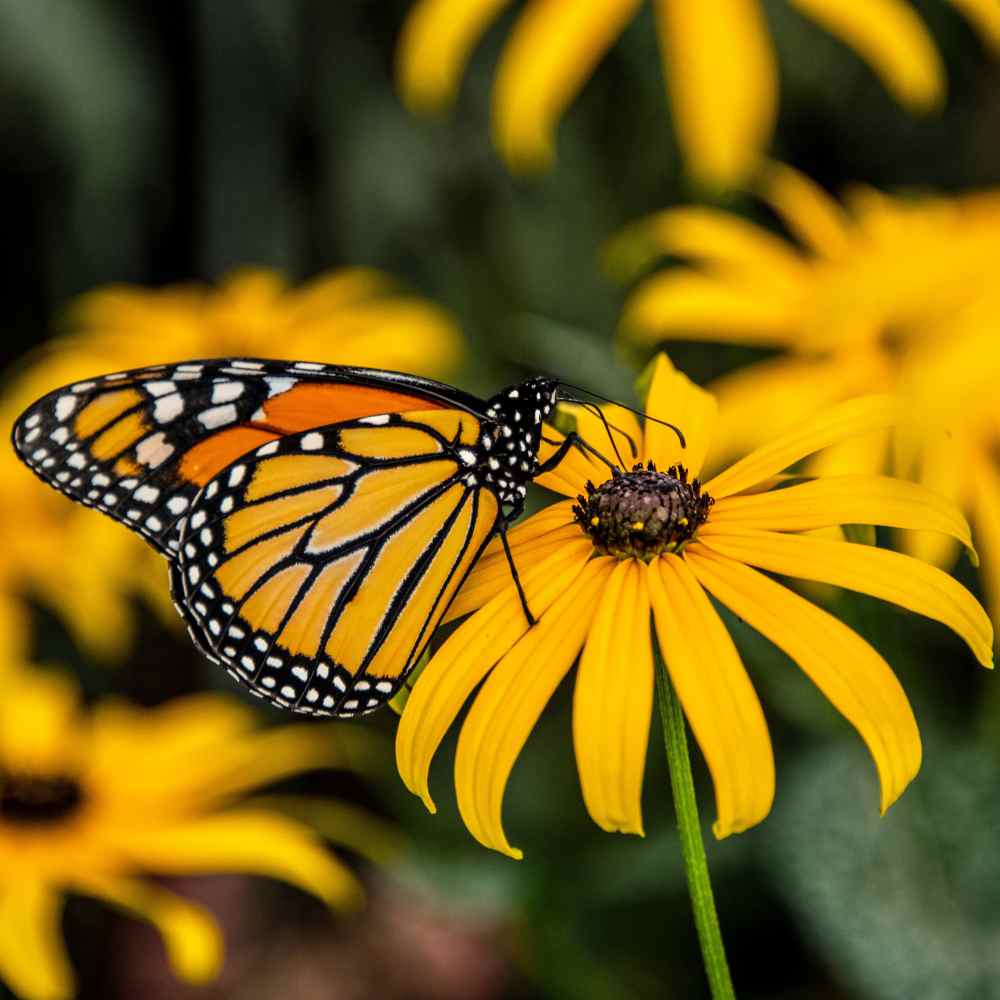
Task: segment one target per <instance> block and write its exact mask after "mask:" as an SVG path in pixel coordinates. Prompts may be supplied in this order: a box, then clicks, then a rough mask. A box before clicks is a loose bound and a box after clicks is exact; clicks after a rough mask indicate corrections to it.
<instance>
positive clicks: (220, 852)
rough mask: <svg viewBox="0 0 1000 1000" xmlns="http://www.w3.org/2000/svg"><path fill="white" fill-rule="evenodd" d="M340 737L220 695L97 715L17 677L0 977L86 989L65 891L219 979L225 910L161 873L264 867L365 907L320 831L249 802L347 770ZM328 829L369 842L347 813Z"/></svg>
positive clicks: (42, 682) (3, 709) (58, 680)
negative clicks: (259, 717)
mask: <svg viewBox="0 0 1000 1000" xmlns="http://www.w3.org/2000/svg"><path fill="white" fill-rule="evenodd" d="M343 738H344V736H343V731H342V730H340V731H336V730H334V729H332V728H331V727H327V726H323V727H316V726H310V727H306V726H301V725H296V726H283V727H279V728H274V729H269V730H261V729H257V728H255V725H254V715H253V713H252V712H250V711H249V710H248V709H246V708H244V707H242V706H240V705H238V704H237V703H235V702H234V701H232V700H230V699H228V698H224V697H221V696H218V695H200V696H194V697H189V698H184V699H178V700H176V701H174V702H171V703H169V704H167V705H164V706H162V707H160V708H156V709H140V708H136V707H133V706H130V705H127V704H125V703H122V702H119V701H106V702H104V703H100V704H98V705H97V706H96V707H95V708H94V709H93V710H91V711H84V710H83V709H82V708H81V706H80V704H79V694H78V692H77V690H76V688H75V687H74V686H73V684H72V683H71V682H70V681H69V680H68V679H67V678H66V677H64V676H62V675H59V674H57V673H54V672H49V671H42V670H37V669H31V668H23V669H21V670H19V671H17V672H16V673H15V674H14V676H13V677H11V678H10V679H9V680H8V681H7V683H6V685H5V688H4V697H3V699H2V700H0V979H2V980H4V981H5V982H6V983H7V985H8V986H10V988H11V989H12V990H14V992H15V993H17V994H19V995H20V996H22V997H25V998H27V1000H59V998H62V997H69V996H71V995H72V994H73V991H74V986H73V973H72V971H71V969H70V967H69V963H68V960H67V957H66V954H65V951H64V948H63V943H62V937H61V931H60V914H61V909H62V902H63V898H64V896H65V895H66V894H82V895H87V896H94V897H97V898H99V899H102V900H105V901H106V902H108V903H111V904H112V905H113V906H115V907H118V908H121V909H123V910H125V911H127V912H129V913H131V914H133V915H135V916H137V917H140V918H143V919H145V920H148V921H150V922H151V923H152V924H153V925H154V926H155V927H156V929H157V930H158V931H159V933H160V934H161V935H162V937H163V940H164V944H165V947H166V951H167V957H168V959H169V961H170V964H171V966H172V968H173V970H174V972H175V973H176V974H177V975H178V976H180V977H181V978H182V979H185V980H187V981H189V982H194V983H202V982H206V981H208V980H210V979H212V978H213V977H214V976H215V975H216V974H217V973H218V971H219V968H220V965H221V963H222V941H221V939H220V934H219V930H218V927H217V926H216V924H215V922H214V920H213V919H212V917H211V916H210V915H209V914H208V913H207V912H206V911H205V910H204V909H203V908H202V907H200V906H198V905H196V904H194V903H190V902H188V901H186V900H184V899H183V898H181V897H180V896H177V895H176V894H174V893H173V892H171V891H169V890H168V889H166V888H164V887H163V886H162V885H160V884H158V883H156V882H153V881H151V880H149V879H148V878H147V877H146V876H147V875H150V874H155V875H176V874H200V873H210V872H218V873H223V872H226V873H247V874H258V875H266V876H269V877H271V878H276V879H280V880H282V881H284V882H288V883H289V884H291V885H295V886H298V887H299V888H301V889H303V890H304V891H306V892H309V893H312V894H313V895H314V896H317V897H319V898H320V899H322V900H323V901H324V902H326V903H328V904H329V905H331V906H333V907H337V908H347V907H352V906H354V905H356V904H357V903H358V902H359V901H360V899H361V894H362V890H361V887H360V885H359V883H358V881H357V879H356V878H355V876H354V875H353V874H352V873H351V871H350V870H349V869H348V868H347V867H346V866H345V865H343V864H342V863H341V862H340V861H338V860H337V859H336V858H335V857H334V856H333V855H332V854H330V852H329V851H328V850H327V849H326V848H325V847H324V846H323V844H322V842H321V840H320V839H319V837H318V836H317V835H316V834H315V833H314V832H313V831H312V830H311V829H309V827H307V826H306V825H304V824H303V823H301V822H299V821H298V820H296V819H292V818H290V817H289V816H287V815H283V814H282V812H279V811H277V810H276V809H274V808H272V807H270V806H269V805H268V804H267V802H266V800H261V801H260V802H255V801H254V800H253V799H250V800H246V799H245V796H246V795H247V793H249V792H252V791H253V790H254V789H256V788H258V787H260V786H262V785H265V784H267V783H269V782H272V781H275V780H277V779H280V778H284V777H288V776H289V775H293V774H297V773H300V772H303V771H307V770H311V769H314V768H320V767H331V766H343V764H344V748H343V745H341V746H340V747H339V748H338V740H342V739H343ZM240 800H244V801H242V802H241V801H240ZM303 801H304V802H308V800H303ZM293 802H294V800H293ZM331 805H335V804H332V803H331ZM362 822H364V823H366V831H365V832H366V840H367V841H368V843H369V847H370V848H373V849H375V850H376V851H380V850H383V849H384V847H385V844H386V843H389V842H390V838H389V837H388V836H386V835H385V834H384V833H382V832H380V829H379V825H378V824H377V823H376V821H374V820H362ZM323 832H324V834H326V835H329V836H332V837H333V839H340V838H339V836H338V834H342V835H343V839H345V840H346V841H347V842H349V843H350V844H351V846H352V847H354V848H355V849H358V848H360V849H362V850H364V849H365V848H364V844H361V843H359V842H358V840H359V838H358V837H357V836H355V835H354V831H353V829H352V814H351V813H350V812H349V811H348V812H346V813H344V814H343V816H342V817H341V825H340V829H339V830H338V829H337V828H336V824H335V823H326V824H325V828H324V831H323ZM380 838H381V841H382V843H380Z"/></svg>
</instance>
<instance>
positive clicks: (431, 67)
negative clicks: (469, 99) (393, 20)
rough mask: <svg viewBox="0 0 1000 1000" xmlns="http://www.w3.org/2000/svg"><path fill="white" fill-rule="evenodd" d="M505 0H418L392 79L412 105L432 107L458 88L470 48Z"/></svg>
mask: <svg viewBox="0 0 1000 1000" xmlns="http://www.w3.org/2000/svg"><path fill="white" fill-rule="evenodd" d="M508 3H509V0H419V2H418V3H417V4H416V5H415V6H414V7H413V9H412V10H411V11H410V13H409V15H408V17H407V19H406V22H405V23H404V24H403V30H402V33H401V34H400V37H399V47H398V49H397V51H396V79H397V81H398V85H399V89H400V92H401V93H402V95H403V100H404V101H405V102H406V104H407V106H408V107H409V108H410V110H411V111H416V112H421V111H436V110H438V109H439V108H441V107H442V106H444V105H447V104H450V103H451V102H452V101H453V100H454V98H455V93H456V91H457V90H458V83H459V80H460V79H461V77H462V72H463V71H464V69H465V64H466V62H467V60H468V58H469V53H470V52H471V51H472V48H473V46H474V45H475V44H476V42H477V41H478V40H479V38H480V37H481V36H482V34H483V33H484V32H485V31H486V29H487V27H488V26H489V24H490V22H491V21H492V20H493V19H494V18H495V17H496V16H497V15H498V14H499V13H500V11H502V10H503V8H504V7H506V6H507V4H508Z"/></svg>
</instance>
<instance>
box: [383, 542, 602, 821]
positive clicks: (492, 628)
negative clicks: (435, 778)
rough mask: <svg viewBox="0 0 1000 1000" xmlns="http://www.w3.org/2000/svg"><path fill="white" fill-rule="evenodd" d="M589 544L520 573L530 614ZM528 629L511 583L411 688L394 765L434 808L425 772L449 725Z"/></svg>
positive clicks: (559, 588)
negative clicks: (488, 674)
mask: <svg viewBox="0 0 1000 1000" xmlns="http://www.w3.org/2000/svg"><path fill="white" fill-rule="evenodd" d="M592 552H593V546H592V545H591V543H590V541H589V539H586V538H583V537H582V536H581V538H580V540H579V541H578V542H576V543H574V544H573V545H567V546H565V547H562V548H560V549H559V550H558V551H557V552H555V553H553V554H551V555H550V556H548V557H547V558H546V559H545V560H543V561H542V562H540V563H537V564H535V565H533V566H530V567H528V568H526V570H525V572H524V575H523V576H522V577H521V583H522V584H523V586H524V592H525V595H526V596H527V599H528V603H529V605H530V606H531V609H532V614H534V615H535V616H536V617H539V616H542V615H543V614H544V613H545V612H546V611H547V610H548V609H549V607H550V606H551V605H552V603H553V602H554V601H555V600H556V599H557V598H558V597H560V596H561V595H562V594H564V593H565V592H566V590H567V589H568V588H570V587H572V586H573V584H574V582H575V581H576V579H577V577H578V576H579V574H580V572H581V571H582V570H583V567H584V563H585V562H586V561H587V559H588V558H589V556H590V555H591V553H592ZM527 631H528V623H527V621H526V620H525V618H524V612H523V610H522V609H521V602H520V601H519V600H518V597H517V593H516V592H515V591H514V587H513V584H509V585H508V586H507V587H505V588H504V590H503V591H501V592H500V593H498V594H497V595H496V596H495V597H493V598H492V599H491V600H490V601H489V603H487V604H486V605H485V606H484V607H483V608H482V609H481V610H480V611H478V612H477V613H476V614H474V615H473V616H472V617H471V618H469V619H468V620H467V621H465V622H463V623H462V624H461V625H460V626H459V627H458V628H457V629H456V630H455V631H454V632H453V633H452V634H451V635H450V636H449V637H448V638H447V639H446V640H445V642H444V644H443V645H442V646H441V648H440V649H439V650H438V651H437V653H436V654H435V655H434V656H433V657H432V658H431V660H430V662H429V663H428V664H427V666H426V667H425V668H424V670H423V673H421V675H420V677H419V678H418V679H417V682H416V684H414V686H413V692H412V693H411V695H410V698H409V700H408V701H407V703H406V707H405V708H404V709H403V716H402V718H401V719H400V720H399V729H398V730H397V731H396V763H397V766H398V768H399V774H400V777H401V778H402V779H403V784H405V785H406V787H407V788H408V789H409V790H410V791H411V792H413V794H414V795H419V796H420V798H421V799H423V802H424V805H425V806H427V808H428V809H429V810H430V811H431V812H435V811H436V807H435V805H434V801H433V799H431V795H430V790H429V789H428V786H427V776H428V772H429V771H430V766H431V761H432V759H433V758H434V754H435V753H436V752H437V748H438V746H440V744H441V740H442V739H443V738H444V734H445V733H446V732H447V731H448V727H449V726H450V725H451V724H452V723H453V722H454V721H455V718H456V716H457V715H458V713H459V711H460V710H461V708H462V706H463V705H464V704H465V702H466V699H467V698H468V697H469V695H470V694H471V693H472V692H473V691H474V690H475V688H476V685H477V684H479V682H480V681H481V680H482V679H483V678H484V677H485V676H486V674H487V673H489V671H490V669H491V668H492V666H493V665H494V664H495V663H496V662H497V660H499V659H500V658H501V657H502V656H503V655H504V654H505V653H506V652H507V651H508V650H509V649H510V648H511V647H512V646H513V645H514V643H516V642H517V641H518V640H519V639H520V638H521V637H522V636H523V635H524V634H525V632H527Z"/></svg>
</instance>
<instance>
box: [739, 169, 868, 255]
mask: <svg viewBox="0 0 1000 1000" xmlns="http://www.w3.org/2000/svg"><path fill="white" fill-rule="evenodd" d="M757 191H758V193H759V194H760V196H761V198H763V199H764V200H765V201H766V202H767V203H768V204H769V205H770V206H771V208H773V209H774V210H775V212H777V213H778V215H779V216H780V217H781V220H782V221H783V222H784V223H785V225H786V226H787V227H788V228H789V230H791V232H792V234H793V235H794V236H795V237H796V238H797V239H798V240H800V241H801V242H802V243H803V245H804V246H806V247H807V248H808V249H809V250H811V251H812V252H813V253H814V254H817V255H818V256H820V257H830V258H836V257H840V256H841V255H842V254H843V253H844V252H845V251H846V250H847V249H848V247H849V246H850V243H851V235H850V226H851V222H850V219H849V218H848V216H847V214H846V213H845V212H844V210H843V208H841V206H840V203H839V202H838V201H837V200H836V199H835V198H832V197H831V196H830V195H828V194H827V193H826V191H824V190H823V188H821V187H820V186H819V185H818V184H817V183H816V182H815V181H813V180H811V179H810V178H809V177H807V176H806V175H805V174H804V173H802V172H801V171H799V170H796V169H795V168H794V167H789V166H788V165H787V164H784V163H776V162H774V161H771V162H769V163H768V164H767V167H766V168H765V169H764V171H763V172H762V177H761V181H760V183H759V184H758V185H757Z"/></svg>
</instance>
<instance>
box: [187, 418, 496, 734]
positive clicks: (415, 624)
mask: <svg viewBox="0 0 1000 1000" xmlns="http://www.w3.org/2000/svg"><path fill="white" fill-rule="evenodd" d="M479 430H480V425H479V422H478V420H477V419H476V418H474V417H472V416H470V415H469V414H467V413H464V412H462V411H460V410H428V411H423V412H408V413H403V414H393V415H389V414H383V415H378V416H372V417H368V418H363V419H361V420H357V421H348V422H342V423H339V424H336V425H332V426H327V427H322V428H317V429H315V430H311V431H309V432H307V433H304V434H296V435H291V436H287V437H285V438H283V439H281V440H275V441H273V442H269V443H266V444H264V445H263V446H260V447H258V448H257V449H255V450H254V452H253V453H252V454H250V455H248V456H244V457H243V458H241V459H240V460H239V461H237V462H235V463H234V464H232V465H231V466H229V467H227V468H226V469H225V470H223V471H222V472H221V473H220V474H219V475H218V476H217V477H215V478H214V479H212V480H211V481H210V482H209V483H208V484H207V485H206V486H205V488H204V490H203V491H202V493H201V494H200V496H199V497H198V500H197V501H196V503H195V504H194V506H193V508H192V509H191V512H190V514H189V516H188V517H187V519H186V522H185V525H184V528H183V537H182V540H181V550H180V553H179V556H178V559H177V564H176V570H175V574H174V589H175V599H177V600H178V602H179V604H180V605H181V607H182V611H183V613H184V614H185V617H186V618H187V620H188V622H189V625H190V626H191V630H192V634H193V636H194V638H195V640H196V642H197V643H198V645H199V646H201V648H202V649H203V650H204V651H205V652H206V653H207V654H208V655H209V656H211V657H212V658H213V659H216V660H218V661H221V662H222V663H223V664H224V665H225V666H226V668H227V669H228V670H229V671H230V673H231V674H233V676H235V677H237V678H238V679H239V680H241V681H243V682H244V683H246V684H248V685H249V686H250V688H251V690H253V691H254V692H255V693H257V694H259V695H261V696H263V697H266V698H268V699H269V700H271V701H273V702H274V703H276V704H278V705H281V706H283V707H292V708H295V709H297V710H300V711H308V712H312V713H316V714H337V715H354V714H357V713H361V712H366V711H370V710H372V709H374V708H376V707H377V706H378V705H380V704H381V703H382V702H384V701H385V700H387V699H388V698H391V697H392V695H393V693H394V692H395V691H396V690H397V688H398V687H399V685H400V684H401V683H402V680H403V679H404V678H405V676H406V674H407V673H408V671H409V670H410V668H411V667H412V665H413V663H414V662H415V660H416V658H417V656H418V655H419V653H420V652H421V650H422V648H423V646H424V645H425V643H426V640H427V638H428V637H429V635H430V632H431V631H432V630H433V628H434V626H435V625H436V624H437V622H438V621H439V620H440V617H441V615H442V614H443V612H444V610H445V608H446V607H447V605H448V603H449V602H450V600H451V598H452V596H453V594H454V592H455V590H456V589H457V588H458V586H459V584H460V583H461V581H462V580H463V579H464V577H465V575H466V574H467V572H468V571H469V569H470V568H471V566H472V564H473V562H474V561H475V559H476V558H477V556H478V555H479V553H480V551H481V550H482V548H483V547H484V545H485V544H486V542H488V540H489V538H490V536H491V535H492V534H493V532H494V530H495V526H496V522H497V517H498V513H499V507H498V504H497V502H496V500H495V498H494V497H493V495H492V494H491V493H489V492H488V491H484V490H482V489H481V488H479V486H478V485H477V484H476V482H475V477H474V476H473V475H470V472H469V470H470V469H472V467H473V466H474V464H475V462H476V455H475V451H474V448H475V445H476V443H477V438H478V434H479Z"/></svg>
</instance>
